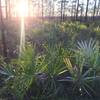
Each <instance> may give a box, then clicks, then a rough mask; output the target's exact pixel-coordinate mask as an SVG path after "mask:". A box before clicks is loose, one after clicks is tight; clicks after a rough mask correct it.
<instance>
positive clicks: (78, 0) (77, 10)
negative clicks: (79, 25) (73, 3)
mask: <svg viewBox="0 0 100 100" xmlns="http://www.w3.org/2000/svg"><path fill="white" fill-rule="evenodd" d="M79 2H80V0H77V8H76V19H77V18H78V14H79Z"/></svg>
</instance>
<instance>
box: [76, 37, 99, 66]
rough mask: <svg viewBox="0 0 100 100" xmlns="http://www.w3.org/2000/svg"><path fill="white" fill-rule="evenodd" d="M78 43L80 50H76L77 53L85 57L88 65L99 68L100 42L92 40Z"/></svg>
mask: <svg viewBox="0 0 100 100" xmlns="http://www.w3.org/2000/svg"><path fill="white" fill-rule="evenodd" d="M77 43H78V44H77V48H78V50H76V53H77V54H80V55H81V56H83V57H84V59H85V63H86V64H88V65H89V66H92V67H97V66H98V59H99V56H100V54H99V42H98V41H95V40H93V39H90V40H89V41H81V42H79V41H78V42H77Z"/></svg>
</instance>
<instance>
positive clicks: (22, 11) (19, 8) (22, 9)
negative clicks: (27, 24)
mask: <svg viewBox="0 0 100 100" xmlns="http://www.w3.org/2000/svg"><path fill="white" fill-rule="evenodd" d="M16 12H17V14H18V16H20V17H26V16H27V15H28V5H27V1H26V0H20V2H18V3H17V5H16Z"/></svg>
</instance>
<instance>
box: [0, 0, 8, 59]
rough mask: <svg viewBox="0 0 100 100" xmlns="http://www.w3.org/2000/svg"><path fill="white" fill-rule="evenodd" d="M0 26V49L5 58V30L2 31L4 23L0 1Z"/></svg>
mask: <svg viewBox="0 0 100 100" xmlns="http://www.w3.org/2000/svg"><path fill="white" fill-rule="evenodd" d="M0 26H1V29H0V30H1V36H2V46H3V47H2V49H3V56H4V57H5V58H6V57H7V49H6V41H5V40H6V39H5V30H4V22H3V12H2V2H1V0H0Z"/></svg>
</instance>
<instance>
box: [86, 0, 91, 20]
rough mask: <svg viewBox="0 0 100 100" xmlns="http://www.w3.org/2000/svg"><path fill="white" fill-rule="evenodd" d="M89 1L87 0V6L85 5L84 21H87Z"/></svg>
mask: <svg viewBox="0 0 100 100" xmlns="http://www.w3.org/2000/svg"><path fill="white" fill-rule="evenodd" d="M89 1H90V0H87V5H86V13H85V20H87V14H88V7H89Z"/></svg>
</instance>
